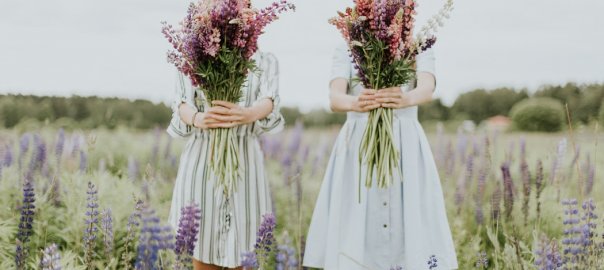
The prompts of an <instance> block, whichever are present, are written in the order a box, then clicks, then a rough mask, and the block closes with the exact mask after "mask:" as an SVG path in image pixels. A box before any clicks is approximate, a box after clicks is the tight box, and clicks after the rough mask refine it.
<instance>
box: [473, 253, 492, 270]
mask: <svg viewBox="0 0 604 270" xmlns="http://www.w3.org/2000/svg"><path fill="white" fill-rule="evenodd" d="M476 268H478V269H488V268H489V258H488V257H487V253H486V252H484V251H481V252H478V258H477V259H476Z"/></svg>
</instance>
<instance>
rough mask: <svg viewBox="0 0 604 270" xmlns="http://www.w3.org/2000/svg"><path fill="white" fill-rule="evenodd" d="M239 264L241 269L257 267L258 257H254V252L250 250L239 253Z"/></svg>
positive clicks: (249, 269)
mask: <svg viewBox="0 0 604 270" xmlns="http://www.w3.org/2000/svg"><path fill="white" fill-rule="evenodd" d="M241 266H242V267H243V270H252V269H257V268H258V267H259V265H258V259H257V258H256V253H255V252H253V251H250V252H244V253H243V254H241Z"/></svg>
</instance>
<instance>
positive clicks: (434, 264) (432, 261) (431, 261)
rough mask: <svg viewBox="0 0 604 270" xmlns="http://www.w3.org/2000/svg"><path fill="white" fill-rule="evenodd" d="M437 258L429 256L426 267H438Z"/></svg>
mask: <svg viewBox="0 0 604 270" xmlns="http://www.w3.org/2000/svg"><path fill="white" fill-rule="evenodd" d="M437 263H438V260H437V259H436V256H435V255H432V256H430V258H429V259H428V269H433V268H436V267H438V264H437Z"/></svg>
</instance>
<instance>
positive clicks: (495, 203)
mask: <svg viewBox="0 0 604 270" xmlns="http://www.w3.org/2000/svg"><path fill="white" fill-rule="evenodd" d="M495 185H496V186H495V190H494V191H493V195H492V196H491V218H492V219H493V221H496V220H498V219H499V215H500V213H501V185H500V184H499V181H496V182H495Z"/></svg>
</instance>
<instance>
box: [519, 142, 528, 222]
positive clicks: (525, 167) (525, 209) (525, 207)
mask: <svg viewBox="0 0 604 270" xmlns="http://www.w3.org/2000/svg"><path fill="white" fill-rule="evenodd" d="M523 142H524V141H523ZM521 147H524V144H521ZM522 152H523V154H522V155H521V159H520V174H521V177H522V191H523V203H522V214H523V215H524V224H525V225H526V224H527V222H528V220H527V218H528V210H529V200H530V196H531V173H530V171H529V168H528V163H527V162H526V157H525V154H524V150H522Z"/></svg>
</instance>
